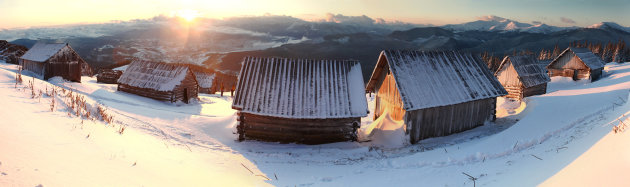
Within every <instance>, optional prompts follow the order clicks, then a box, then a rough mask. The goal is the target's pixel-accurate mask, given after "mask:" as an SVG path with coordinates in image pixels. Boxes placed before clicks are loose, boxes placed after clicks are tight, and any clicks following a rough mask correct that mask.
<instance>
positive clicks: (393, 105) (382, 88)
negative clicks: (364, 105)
mask: <svg viewBox="0 0 630 187" xmlns="http://www.w3.org/2000/svg"><path fill="white" fill-rule="evenodd" d="M386 72H388V73H387V74H385V73H383V74H382V75H383V76H381V77H382V79H381V80H380V81H379V82H378V83H377V85H376V89H377V90H378V92H377V94H376V106H375V107H374V110H375V111H374V112H375V113H374V119H377V118H378V117H380V116H381V115H382V114H383V113H384V112H385V110H389V114H390V116H391V117H392V119H393V120H402V119H403V116H404V115H405V110H403V109H402V106H403V103H402V99H401V98H400V92H399V91H398V87H396V80H395V79H394V76H392V74H391V72H389V70H386Z"/></svg>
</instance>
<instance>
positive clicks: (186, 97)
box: [184, 88, 188, 104]
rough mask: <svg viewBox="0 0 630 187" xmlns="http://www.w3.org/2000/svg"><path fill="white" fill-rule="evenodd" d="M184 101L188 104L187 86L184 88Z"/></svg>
mask: <svg viewBox="0 0 630 187" xmlns="http://www.w3.org/2000/svg"><path fill="white" fill-rule="evenodd" d="M184 103H186V104H188V88H184Z"/></svg>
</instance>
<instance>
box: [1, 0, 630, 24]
mask: <svg viewBox="0 0 630 187" xmlns="http://www.w3.org/2000/svg"><path fill="white" fill-rule="evenodd" d="M628 10H630V1H629V0H514V1H513V0H151V1H149V0H0V14H1V16H0V28H18V27H20V28H22V27H38V26H54V25H67V24H82V23H104V22H110V21H114V20H121V21H127V20H132V19H147V18H151V17H155V16H157V15H174V14H178V13H179V12H188V13H190V12H193V13H194V15H196V16H200V17H209V18H219V19H220V18H227V17H235V16H261V15H265V14H272V15H288V16H293V17H298V18H302V19H306V20H321V19H324V17H325V16H326V14H328V13H332V14H343V15H346V16H361V15H366V16H368V17H371V18H383V19H385V20H388V21H403V22H410V23H417V24H433V25H444V24H457V23H464V22H469V21H475V20H477V19H478V18H479V17H482V16H487V15H496V16H500V17H504V18H508V19H512V20H516V21H519V22H523V23H538V22H541V23H546V24H548V25H555V26H589V25H592V24H596V23H599V22H602V21H610V22H617V23H619V24H621V25H624V26H630V13H628Z"/></svg>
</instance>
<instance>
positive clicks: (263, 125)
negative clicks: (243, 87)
mask: <svg viewBox="0 0 630 187" xmlns="http://www.w3.org/2000/svg"><path fill="white" fill-rule="evenodd" d="M238 121H239V124H238V126H237V130H238V133H239V140H245V139H253V140H261V141H272V142H281V143H291V142H296V143H304V144H323V143H332V142H341V141H349V140H356V138H357V135H356V131H357V129H358V128H359V125H360V124H361V118H358V117H357V118H335V119H290V118H280V117H270V116H262V115H255V114H249V113H242V112H240V111H239V112H238Z"/></svg>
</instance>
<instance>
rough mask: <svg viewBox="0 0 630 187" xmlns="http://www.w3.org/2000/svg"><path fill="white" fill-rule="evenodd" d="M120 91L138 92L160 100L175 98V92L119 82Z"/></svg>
mask: <svg viewBox="0 0 630 187" xmlns="http://www.w3.org/2000/svg"><path fill="white" fill-rule="evenodd" d="M118 91H123V92H127V93H132V94H136V95H139V96H143V97H148V98H152V99H156V100H160V101H172V100H173V97H172V96H173V92H172V91H168V92H162V91H157V90H153V89H148V88H138V87H134V86H129V85H126V84H118Z"/></svg>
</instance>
